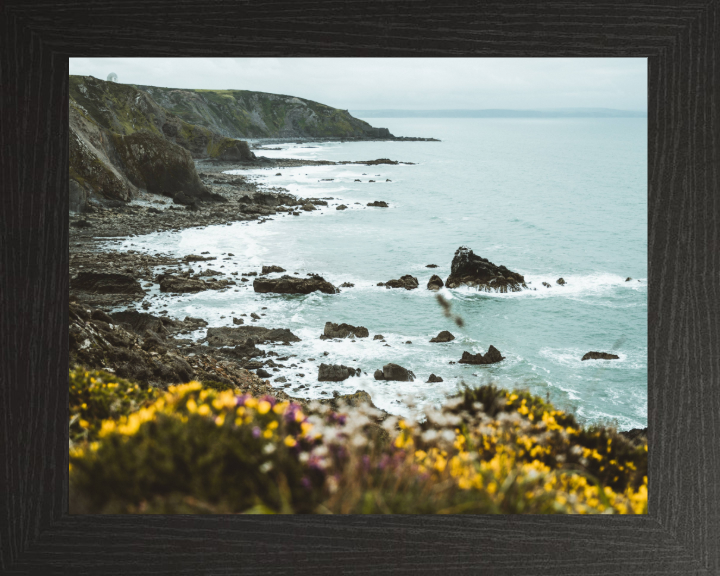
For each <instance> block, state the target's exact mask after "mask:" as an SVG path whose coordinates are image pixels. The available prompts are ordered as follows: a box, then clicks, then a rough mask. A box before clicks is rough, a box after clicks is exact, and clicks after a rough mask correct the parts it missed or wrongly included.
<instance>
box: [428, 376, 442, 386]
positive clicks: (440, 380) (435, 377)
mask: <svg viewBox="0 0 720 576" xmlns="http://www.w3.org/2000/svg"><path fill="white" fill-rule="evenodd" d="M442 381H443V379H442V378H440V376H435V374H430V378H428V379H427V382H426V384H430V383H431V382H442Z"/></svg>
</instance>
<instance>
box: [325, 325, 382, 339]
mask: <svg viewBox="0 0 720 576" xmlns="http://www.w3.org/2000/svg"><path fill="white" fill-rule="evenodd" d="M348 336H352V337H353V338H367V337H368V336H370V333H369V332H368V329H367V328H365V327H364V326H351V325H350V324H334V323H333V322H326V323H325V330H324V331H323V334H322V335H321V336H320V339H321V340H328V339H330V338H347V337H348Z"/></svg>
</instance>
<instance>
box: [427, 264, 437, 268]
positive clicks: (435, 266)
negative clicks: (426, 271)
mask: <svg viewBox="0 0 720 576" xmlns="http://www.w3.org/2000/svg"><path fill="white" fill-rule="evenodd" d="M425 268H437V264H426V265H425Z"/></svg>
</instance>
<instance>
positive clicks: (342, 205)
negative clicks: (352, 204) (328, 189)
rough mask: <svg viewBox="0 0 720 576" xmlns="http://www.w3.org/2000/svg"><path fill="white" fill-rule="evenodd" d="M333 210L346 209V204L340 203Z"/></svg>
mask: <svg viewBox="0 0 720 576" xmlns="http://www.w3.org/2000/svg"><path fill="white" fill-rule="evenodd" d="M335 210H347V206H345V204H340V206H338V207H337V208H335Z"/></svg>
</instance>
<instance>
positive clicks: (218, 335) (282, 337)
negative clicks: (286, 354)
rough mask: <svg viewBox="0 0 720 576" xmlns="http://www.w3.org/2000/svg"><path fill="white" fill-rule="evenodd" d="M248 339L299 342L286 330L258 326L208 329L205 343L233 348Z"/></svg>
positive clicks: (298, 339)
mask: <svg viewBox="0 0 720 576" xmlns="http://www.w3.org/2000/svg"><path fill="white" fill-rule="evenodd" d="M248 338H252V339H253V340H255V341H257V342H258V343H260V342H267V341H270V342H300V338H298V337H297V336H295V334H293V333H292V332H290V330H288V329H287V328H272V329H271V328H262V327H260V326H238V327H237V328H233V327H230V326H221V327H219V328H208V331H207V337H206V340H207V343H208V344H209V345H210V346H235V345H237V344H245V342H246V340H247V339H248Z"/></svg>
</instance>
